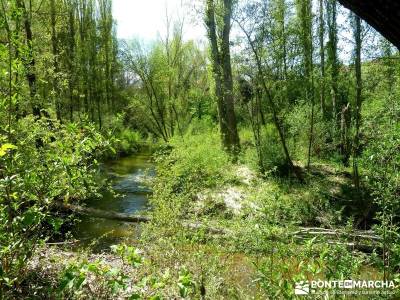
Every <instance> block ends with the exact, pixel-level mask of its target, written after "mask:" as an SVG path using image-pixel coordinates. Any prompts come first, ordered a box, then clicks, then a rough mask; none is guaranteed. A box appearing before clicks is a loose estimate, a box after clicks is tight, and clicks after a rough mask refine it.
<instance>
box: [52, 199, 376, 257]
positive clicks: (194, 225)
mask: <svg viewBox="0 0 400 300" xmlns="http://www.w3.org/2000/svg"><path fill="white" fill-rule="evenodd" d="M57 207H58V208H59V209H61V210H64V211H68V212H73V213H76V214H79V215H86V216H89V217H93V218H102V219H109V220H117V221H122V222H129V223H148V222H150V221H151V220H152V219H151V217H150V216H142V215H130V214H127V213H119V212H113V211H105V210H101V209H96V208H91V207H84V206H80V205H74V204H67V203H58V204H57ZM181 224H182V226H184V227H185V228H188V229H193V230H204V232H206V233H210V234H220V235H228V234H232V233H233V232H232V231H231V230H228V229H225V228H218V227H213V226H210V225H205V224H203V223H200V222H187V221H181ZM289 235H291V236H294V237H295V238H296V239H297V240H299V241H307V240H309V239H311V238H313V237H321V238H325V239H326V240H325V241H324V242H325V243H328V244H334V245H343V246H346V247H349V248H351V249H357V250H360V251H363V252H371V251H372V250H373V249H375V248H379V247H380V245H379V242H381V241H382V238H381V237H380V236H378V235H376V234H375V233H374V232H373V231H367V230H365V231H363V230H352V231H345V230H339V229H325V228H318V227H300V229H299V230H297V231H294V232H292V233H289Z"/></svg>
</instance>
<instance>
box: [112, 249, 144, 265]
mask: <svg viewBox="0 0 400 300" xmlns="http://www.w3.org/2000/svg"><path fill="white" fill-rule="evenodd" d="M111 250H112V251H113V252H114V253H116V254H117V255H118V256H120V257H121V258H122V259H123V260H124V261H126V262H127V263H129V264H130V265H131V266H133V267H139V266H140V265H141V264H142V257H141V256H140V251H139V250H138V249H136V248H134V247H132V246H127V245H125V244H119V245H113V246H111Z"/></svg>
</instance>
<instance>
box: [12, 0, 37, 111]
mask: <svg viewBox="0 0 400 300" xmlns="http://www.w3.org/2000/svg"><path fill="white" fill-rule="evenodd" d="M17 6H18V8H19V9H20V10H21V11H22V15H23V20H24V27H25V35H26V45H27V49H28V60H27V62H26V64H25V68H26V78H27V80H28V85H29V97H30V102H31V106H32V112H33V115H34V116H35V117H36V118H37V119H39V118H40V117H41V106H40V104H39V101H38V99H37V97H36V96H37V87H36V73H35V67H36V63H35V58H34V56H33V35H32V27H31V20H30V17H29V14H28V11H27V9H26V7H25V3H24V1H23V0H17Z"/></svg>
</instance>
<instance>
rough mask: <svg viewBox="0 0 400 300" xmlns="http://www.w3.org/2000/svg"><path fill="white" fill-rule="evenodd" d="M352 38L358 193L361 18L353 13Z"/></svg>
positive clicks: (354, 168) (355, 171) (355, 166)
mask: <svg viewBox="0 0 400 300" xmlns="http://www.w3.org/2000/svg"><path fill="white" fill-rule="evenodd" d="M354 18H355V19H354V22H355V24H354V26H355V28H354V39H355V42H356V48H355V72H356V101H355V102H356V103H355V104H356V109H355V127H356V128H355V129H356V132H355V136H354V146H353V178H354V186H355V188H356V190H357V192H358V194H359V195H360V193H361V190H360V175H359V172H358V162H357V159H358V156H359V151H360V149H359V147H360V124H361V105H362V95H361V93H362V79H361V19H360V17H358V16H356V15H354Z"/></svg>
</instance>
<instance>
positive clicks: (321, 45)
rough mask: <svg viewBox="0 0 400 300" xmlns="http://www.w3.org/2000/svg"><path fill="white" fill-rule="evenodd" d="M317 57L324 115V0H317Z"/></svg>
mask: <svg viewBox="0 0 400 300" xmlns="http://www.w3.org/2000/svg"><path fill="white" fill-rule="evenodd" d="M318 21H319V22H318V23H319V24H318V27H319V28H318V35H319V57H320V69H321V73H320V106H321V114H322V115H323V116H324V115H325V18H324V0H319V20H318Z"/></svg>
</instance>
